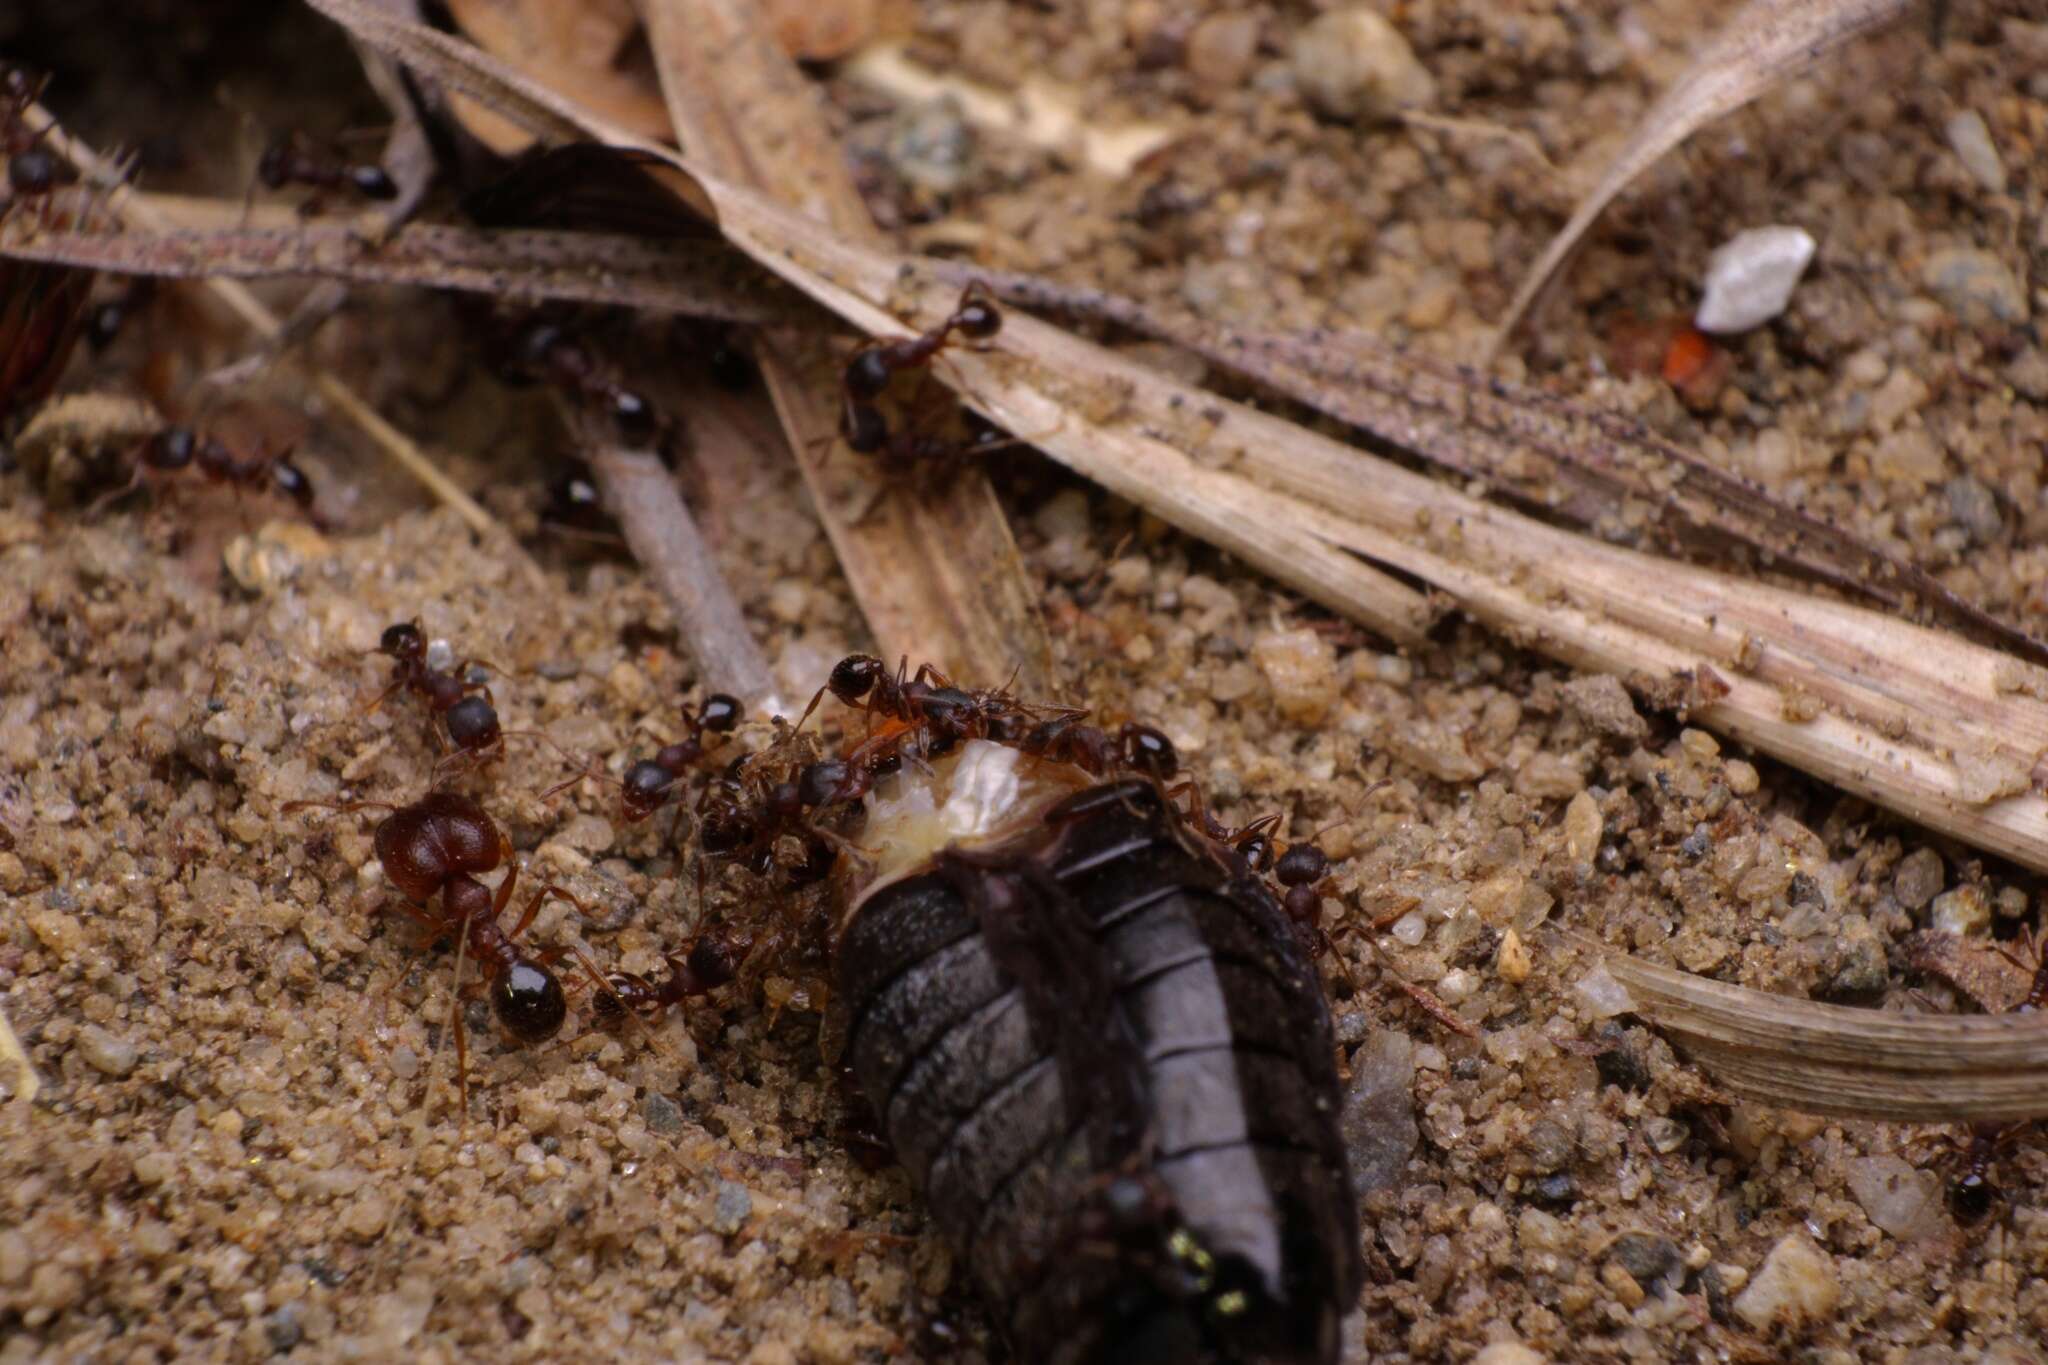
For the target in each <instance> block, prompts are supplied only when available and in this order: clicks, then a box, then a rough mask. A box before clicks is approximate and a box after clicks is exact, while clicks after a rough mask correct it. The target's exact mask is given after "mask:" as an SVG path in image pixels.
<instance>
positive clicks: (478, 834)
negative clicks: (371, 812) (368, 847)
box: [372, 792, 505, 902]
mask: <svg viewBox="0 0 2048 1365" xmlns="http://www.w3.org/2000/svg"><path fill="white" fill-rule="evenodd" d="M372 842H373V843H374V845H375V846H376V849H377V860H378V861H379V862H380V863H382V864H383V865H384V875H385V876H387V877H389V878H390V879H391V882H392V885H394V886H396V887H397V888H398V889H399V890H400V891H402V892H404V893H405V894H406V895H407V896H408V897H410V898H411V899H413V900H415V901H421V902H425V901H428V900H431V899H433V897H434V894H435V893H436V892H437V891H440V890H441V889H442V887H443V886H444V885H445V884H446V883H448V882H449V881H450V880H451V879H453V878H455V877H458V876H462V875H465V874H474V873H478V872H489V871H490V870H491V869H492V868H494V867H496V866H497V865H498V863H499V862H500V861H501V860H502V859H503V858H504V856H505V845H504V836H503V835H501V834H500V833H499V832H498V827H497V826H496V825H495V824H493V823H492V822H491V817H490V816H488V815H486V814H485V813H484V808H483V807H482V806H479V805H478V804H477V803H476V802H474V801H472V800H470V799H469V798H468V797H466V796H460V795H457V794H456V793H454V792H434V793H432V794H430V795H428V796H427V797H426V798H424V799H423V800H420V801H418V802H415V803H414V804H412V805H410V806H403V807H400V808H399V809H398V810H395V811H393V812H392V813H391V814H390V815H388V816H386V817H385V818H384V819H383V820H382V821H381V822H379V823H378V825H377V833H376V835H375V836H374V838H373V840H372Z"/></svg>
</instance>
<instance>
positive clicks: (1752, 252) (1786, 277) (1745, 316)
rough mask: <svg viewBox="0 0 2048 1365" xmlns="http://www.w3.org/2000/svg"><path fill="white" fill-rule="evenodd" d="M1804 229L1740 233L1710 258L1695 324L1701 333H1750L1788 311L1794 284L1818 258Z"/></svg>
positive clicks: (1758, 229) (1756, 229)
mask: <svg viewBox="0 0 2048 1365" xmlns="http://www.w3.org/2000/svg"><path fill="white" fill-rule="evenodd" d="M1813 250H1814V241H1813V237H1812V235H1811V234H1810V233H1808V232H1807V231H1806V230H1805V229H1804V228H1796V227H1761V228H1750V229H1748V230H1747V231H1744V232H1738V233H1736V234H1735V236H1733V237H1731V238H1729V239H1728V240H1727V241H1726V242H1724V243H1722V244H1721V245H1720V246H1719V247H1716V248H1715V250H1714V254H1713V255H1712V256H1711V257H1709V258H1708V260H1707V279H1706V286H1705V289H1704V291H1703V293H1702V295H1701V298H1700V306H1699V311H1698V312H1696V313H1694V314H1693V319H1692V320H1693V325H1694V326H1695V327H1697V328H1699V329H1700V330H1701V331H1702V332H1718V333H1729V332H1747V331H1749V330H1750V329H1751V328H1753V327H1760V326H1762V325H1763V324H1764V323H1766V322H1769V321H1770V320H1771V319H1772V318H1774V317H1776V316H1778V314H1780V313H1782V312H1784V311H1785V305H1786V304H1787V303H1789V302H1790V301H1791V299H1792V289H1793V286H1795V285H1797V284H1798V283H1799V277H1800V276H1801V275H1803V274H1805V273H1806V267H1807V265H1808V264H1809V263H1811V262H1812V260H1813Z"/></svg>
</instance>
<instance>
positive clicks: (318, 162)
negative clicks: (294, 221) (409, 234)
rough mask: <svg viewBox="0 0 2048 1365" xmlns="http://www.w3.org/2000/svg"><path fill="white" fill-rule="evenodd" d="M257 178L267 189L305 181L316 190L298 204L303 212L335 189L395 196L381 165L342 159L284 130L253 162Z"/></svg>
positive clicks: (395, 188)
mask: <svg viewBox="0 0 2048 1365" xmlns="http://www.w3.org/2000/svg"><path fill="white" fill-rule="evenodd" d="M256 178H257V180H259V181H260V182H262V184H263V187H264V188H265V189H269V190H281V189H283V188H284V187H285V186H287V185H304V186H307V187H308V188H310V189H313V190H316V191H318V193H316V194H315V195H314V197H313V198H311V199H308V200H307V201H306V202H305V204H304V205H302V206H301V209H300V211H301V212H303V213H311V212H313V210H314V208H315V207H316V206H317V205H318V204H319V202H320V197H321V195H324V194H328V193H331V192H333V191H336V190H352V191H354V192H355V193H356V194H358V195H361V196H362V197H363V198H365V199H375V200H379V201H384V200H391V199H396V198H397V197H398V186H397V185H396V184H395V183H393V181H392V179H391V177H390V176H389V175H388V174H386V173H385V170H384V168H383V167H382V166H379V165H376V164H374V163H370V162H364V163H351V162H348V161H345V160H343V159H342V158H341V157H339V156H337V155H335V154H334V153H333V152H330V151H326V150H323V149H321V148H319V147H316V146H314V145H313V143H312V142H311V141H310V140H309V139H308V138H306V137H305V135H304V134H302V133H297V132H292V133H287V134H284V135H283V136H281V137H278V138H277V139H275V140H274V141H272V142H271V144H270V145H269V146H268V147H265V148H264V149H263V155H262V156H261V157H260V158H259V159H258V160H257V162H256Z"/></svg>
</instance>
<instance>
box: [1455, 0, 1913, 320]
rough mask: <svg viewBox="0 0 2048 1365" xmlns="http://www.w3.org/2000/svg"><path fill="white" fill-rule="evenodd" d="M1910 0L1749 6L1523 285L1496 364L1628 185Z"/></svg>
mask: <svg viewBox="0 0 2048 1365" xmlns="http://www.w3.org/2000/svg"><path fill="white" fill-rule="evenodd" d="M1908 3H1910V0H1751V3H1750V4H1749V5H1747V6H1745V7H1744V8H1743V10H1742V12H1741V13H1739V14H1737V15H1736V16H1735V17H1734V18H1733V19H1730V20H1729V21H1728V22H1727V24H1725V25H1724V26H1723V27H1722V29H1721V31H1720V32H1719V33H1717V34H1715V35H1714V40H1713V41H1712V42H1711V43H1709V44H1708V45H1707V47H1706V49H1705V50H1704V51H1702V52H1701V53H1700V54H1699V56H1698V57H1697V58H1695V59H1694V60H1693V63H1692V65H1691V66H1690V67H1688V68H1687V69H1686V73H1685V74H1684V75H1683V76H1681V77H1679V79H1678V81H1677V83H1676V84H1674V85H1673V86H1672V87H1671V88H1670V89H1669V90H1666V91H1665V92H1664V94H1663V95H1662V97H1660V98H1659V99H1658V100H1657V102H1656V103H1655V104H1653V105H1651V106H1650V108H1649V110H1648V111H1647V112H1646V113H1645V114H1644V115H1643V119H1642V122H1641V123H1639V124H1637V125H1636V130H1635V133H1634V134H1633V135H1632V136H1631V137H1630V138H1629V140H1628V142H1627V144H1626V145H1625V146H1623V147H1622V149H1621V150H1620V151H1619V152H1617V153H1616V154H1615V156H1614V159H1613V160H1611V161H1610V162H1608V164H1607V165H1606V166H1605V167H1604V168H1603V169H1602V170H1601V172H1600V178H1599V180H1598V181H1597V182H1596V183H1595V184H1594V186H1593V188H1592V189H1591V190H1590V191H1589V192H1588V193H1587V194H1586V196H1585V198H1584V199H1582V200H1580V201H1579V206H1578V208H1576V209H1575V210H1573V212H1572V216H1571V220H1570V221H1569V222H1567V223H1566V224H1565V225H1564V227H1563V229H1562V230H1561V231H1559V232H1558V234H1557V236H1555V237H1553V238H1552V239H1551V241H1550V245H1549V246H1547V247H1545V248H1544V250H1543V255H1542V256H1541V257H1540V258H1539V259H1538V260H1537V262H1536V265H1535V268H1533V269H1532V270H1530V272H1529V274H1528V276H1527V277H1526V278H1524V279H1523V281H1522V287H1521V288H1520V289H1519V290H1517V291H1516V293H1515V301H1514V302H1513V303H1512V304H1510V305H1509V306H1508V311H1507V316H1506V317H1504V318H1502V319H1501V323H1500V327H1499V328H1498V330H1496V331H1495V333H1494V334H1493V337H1492V339H1491V341H1490V343H1489V345H1488V350H1487V356H1486V358H1487V360H1488V361H1490V360H1491V359H1492V357H1493V355H1494V353H1496V352H1497V351H1498V350H1499V348H1500V346H1501V343H1503V342H1504V341H1506V340H1507V338H1508V337H1509V336H1510V335H1511V334H1512V333H1513V332H1514V330H1515V328H1516V327H1517V326H1519V325H1520V323H1521V321H1522V318H1523V316H1524V315H1525V314H1526V313H1527V312H1528V310H1529V305H1530V304H1531V303H1533V302H1534V301H1535V299H1536V296H1537V295H1538V294H1540V293H1541V292H1543V288H1544V286H1546V285H1547V284H1549V283H1550V281H1551V278H1552V277H1553V276H1554V275H1556V273H1557V271H1558V269H1559V267H1560V266H1562V265H1563V264H1564V261H1565V258H1566V257H1567V256H1569V255H1571V253H1572V250H1573V248H1575V247H1576V246H1577V245H1578V244H1579V239H1580V238H1581V237H1583V236H1585V233H1586V229H1587V228H1589V227H1591V226H1592V225H1593V220H1594V219H1596V218H1598V217H1599V216H1600V214H1601V211H1602V210H1604V209H1605V208H1606V207H1607V205H1608V204H1609V203H1610V202H1611V201H1612V200H1613V198H1614V196H1615V195H1617V194H1619V193H1621V191H1622V189H1623V188H1624V187H1625V186H1627V184H1628V183H1629V182H1630V181H1631V180H1633V179H1635V178H1636V177H1637V176H1638V175H1640V174H1642V173H1643V171H1644V170H1645V169H1647V168H1648V167H1649V165H1650V164H1651V163H1652V162H1654V161H1656V160H1657V158H1659V157H1661V156H1663V155H1664V153H1666V152H1668V151H1670V150H1671V149H1672V148H1673V147H1676V146H1677V145H1678V144H1679V143H1681V142H1683V141H1685V139H1686V138H1688V137H1690V136H1691V135H1692V133H1693V131H1694V130H1695V129H1697V128H1699V127H1700V126H1701V125H1702V124H1705V123H1708V122H1710V121H1711V120H1713V119H1717V118H1719V117H1721V116H1722V115H1723V114H1727V113H1731V112H1733V111H1734V110H1736V109H1739V108H1741V107H1742V106H1743V105H1745V104H1747V103H1749V102H1750V101H1751V100H1753V99H1755V98H1756V97H1757V96H1758V95H1761V94H1763V93H1764V92H1765V91H1766V90H1769V89H1770V88H1771V87H1772V86H1773V85H1776V84H1777V83H1778V82H1779V81H1781V80H1784V79H1785V78H1786V77H1787V76H1790V75H1792V74H1793V73H1794V72H1796V71H1799V70H1801V69H1803V68H1805V67H1807V66H1809V65H1811V64H1812V63H1814V62H1817V61H1819V60H1820V59H1821V58H1822V57H1824V56H1826V55H1827V54H1828V53H1830V52H1832V51H1834V50H1835V49H1836V48H1838V47H1840V46H1841V45H1842V44H1844V43H1846V42H1848V41H1849V40H1851V39H1852V38H1856V37H1860V36H1861V35H1863V34H1865V33H1869V32H1872V31H1874V30H1876V29H1879V28H1882V27H1883V26H1885V25H1886V24H1889V23H1890V22H1892V21H1893V20H1894V19H1896V18H1898V17H1899V16H1900V15H1901V14H1903V13H1904V12H1905V10H1906V7H1907V5H1908Z"/></svg>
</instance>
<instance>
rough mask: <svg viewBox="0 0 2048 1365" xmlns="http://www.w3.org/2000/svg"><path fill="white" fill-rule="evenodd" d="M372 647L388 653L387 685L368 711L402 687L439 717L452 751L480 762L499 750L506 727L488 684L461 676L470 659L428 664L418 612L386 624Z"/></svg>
mask: <svg viewBox="0 0 2048 1365" xmlns="http://www.w3.org/2000/svg"><path fill="white" fill-rule="evenodd" d="M372 652H373V653H377V654H383V655H387V656H389V657H390V659H391V686H389V687H387V688H385V689H384V692H383V695H382V696H379V697H378V698H377V700H376V701H374V702H372V703H371V704H370V710H372V711H375V710H376V709H377V708H378V707H380V706H382V705H383V704H384V702H385V699H386V698H388V697H389V696H390V695H391V694H392V693H393V692H396V691H398V690H399V689H400V688H404V689H405V690H406V691H408V692H411V693H412V694H413V695H414V696H416V697H418V698H419V699H420V700H421V701H422V702H425V703H426V707H427V710H429V711H430V712H432V713H433V714H434V715H436V716H439V717H440V718H441V728H442V730H443V731H444V732H445V733H446V736H447V739H448V742H449V744H451V745H453V746H454V749H455V752H456V753H457V754H461V755H468V756H469V757H470V759H471V760H472V761H479V762H480V761H482V759H483V757H484V755H486V754H489V753H495V752H502V750H503V749H504V744H505V732H504V730H503V729H502V728H500V726H499V724H498V708H497V704H496V700H495V699H494V698H493V697H492V696H491V689H490V688H489V686H487V685H486V684H484V683H481V682H465V681H463V674H465V673H467V672H468V671H469V666H470V664H471V663H473V662H475V661H474V660H470V659H464V660H461V661H460V662H459V663H458V664H457V666H456V667H455V668H453V669H450V670H447V671H445V672H444V671H442V670H440V669H437V668H434V667H432V666H431V665H429V664H428V663H427V637H426V634H425V632H423V631H422V630H421V629H420V623H419V619H418V618H417V617H415V618H414V619H412V620H410V621H406V622H401V623H400V624H398V625H395V626H387V627H385V629H384V634H383V635H382V636H381V637H380V638H379V639H378V641H377V648H376V649H375V650H374V651H372ZM479 694H481V695H479Z"/></svg>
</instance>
